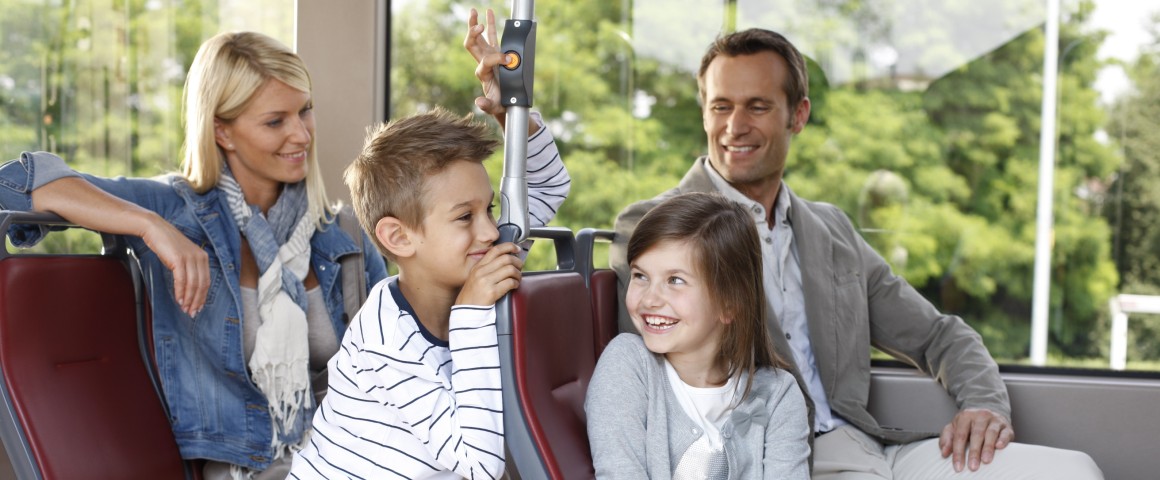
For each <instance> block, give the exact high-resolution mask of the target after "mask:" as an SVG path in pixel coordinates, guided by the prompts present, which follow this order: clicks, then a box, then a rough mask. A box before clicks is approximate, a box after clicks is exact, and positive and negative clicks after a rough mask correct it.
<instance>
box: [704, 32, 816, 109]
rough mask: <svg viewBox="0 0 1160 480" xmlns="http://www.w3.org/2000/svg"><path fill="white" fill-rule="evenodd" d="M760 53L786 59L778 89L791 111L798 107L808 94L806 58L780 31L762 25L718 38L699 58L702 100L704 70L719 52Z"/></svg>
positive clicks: (725, 54)
mask: <svg viewBox="0 0 1160 480" xmlns="http://www.w3.org/2000/svg"><path fill="white" fill-rule="evenodd" d="M761 52H773V53H776V54H778V55H779V56H781V58H783V59H785V63H786V65H787V66H788V67H789V74H788V75H786V79H785V84H784V85H782V86H781V88H782V90H785V99H786V101H787V102H788V103H787V105H789V107H790V108H791V111H792V109H793V108H795V107H797V105H798V104H799V103H801V101H802V99H804V98H806V97H808V96H809V94H810V81H809V75H808V73H807V72H806V61H805V59H803V58H802V54H801V53H800V52H798V49H797V48H796V47H794V46H793V44H792V43H790V41H789V40H788V39H786V38H785V37H784V36H783V35H782V34H780V33H777V32H774V31H771V30H765V29H762V28H750V29H748V30H742V31H740V32H734V33H730V34H728V35H725V36H721V37H717V40H716V41H714V42H713V44H712V45H709V50H707V51H706V52H705V56H704V57H701V69H700V70H699V71H698V72H697V87H698V90H699V91H700V95H701V101H702V102H704V101H705V72H706V71H708V70H709V64H710V63H713V59H715V58H717V57H718V56H722V55H724V56H726V57H737V56H741V55H754V54H757V53H761Z"/></svg>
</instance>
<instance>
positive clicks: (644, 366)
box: [584, 333, 810, 480]
mask: <svg viewBox="0 0 1160 480" xmlns="http://www.w3.org/2000/svg"><path fill="white" fill-rule="evenodd" d="M584 411H585V412H586V413H587V415H588V440H589V441H590V442H591V445H592V461H593V463H594V464H595V466H596V478H599V479H607V478H613V479H615V478H624V479H632V480H640V479H643V478H651V479H654V480H655V479H667V478H671V477H672V474H673V468H674V467H675V466H676V464H677V462H678V461H679V460H680V458H681V456H682V455H683V454H684V452H685V450H686V449H687V448H689V446H690V445H692V444H693V442H694V441H696V440H697V439H698V438H700V437H701V435H703V432H701V431H700V429H699V428H698V427H697V424H696V423H694V422H693V420H692V419H690V418H689V417H688V416H687V415H686V414H685V412H684V410H683V409H681V405H680V403H678V401H677V398H676V396H674V394H673V389H672V387H671V386H670V385H669V381H668V376H667V375H666V373H665V367H664V357H662V356H661V355H657V354H654V353H652V352H650V351H648V349H647V348H645V346H644V341H643V340H642V339H641V337H640V336H638V335H635V334H631V333H622V334H620V335H618V336H617V337H616V338H614V339H612V342H611V343H609V344H608V347H607V348H605V349H604V353H602V354H601V355H600V361H599V362H598V363H597V364H596V372H595V373H594V374H593V375H592V383H591V384H590V385H589V387H588V395H587V398H586V399H585V402H584ZM730 417H731V420H730V421H727V422H726V424H725V425H724V427H723V428H722V429H721V436H722V437H723V439H724V444H725V452H726V455H727V457H728V459H729V478H730V479H783V478H788V479H803V480H808V479H809V474H810V472H809V464H808V458H809V455H810V447H809V443H808V441H807V438H808V437H809V433H810V427H809V425H808V424H807V422H806V405H805V398H804V396H803V395H802V393H801V390H800V389H799V388H798V385H797V382H796V381H795V380H794V377H793V376H792V375H790V374H789V373H788V372H786V371H784V370H781V369H775V368H765V369H762V370H759V371H758V372H757V374H756V375H754V377H753V391H752V392H751V393H750V395H749V398H748V399H746V400H745V401H744V402H742V403H741V405H739V406H738V407H737V408H736V409H735V410H734V411H733V413H732V414H730Z"/></svg>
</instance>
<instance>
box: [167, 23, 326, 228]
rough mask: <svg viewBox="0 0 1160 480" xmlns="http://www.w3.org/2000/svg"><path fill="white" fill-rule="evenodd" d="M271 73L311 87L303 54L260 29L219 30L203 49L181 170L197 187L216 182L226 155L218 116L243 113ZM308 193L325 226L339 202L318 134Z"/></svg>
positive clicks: (185, 100) (185, 104) (192, 84)
mask: <svg viewBox="0 0 1160 480" xmlns="http://www.w3.org/2000/svg"><path fill="white" fill-rule="evenodd" d="M271 79H273V80H278V81H280V82H282V83H285V84H286V85H288V86H290V87H291V88H294V89H296V90H298V91H301V92H306V93H310V92H311V83H310V73H309V72H307V71H306V64H305V63H303V62H302V59H301V58H299V57H298V55H297V54H295V53H294V52H292V51H291V50H290V49H289V48H287V47H286V46H285V45H283V44H282V43H281V42H279V41H277V40H275V39H273V38H270V37H268V36H266V35H263V34H261V33H257V32H226V33H219V34H217V35H214V36H213V37H212V38H210V39H209V40H206V41H205V43H203V44H202V45H201V48H199V49H198V51H197V55H196V56H195V57H193V64H192V65H191V66H190V68H189V75H188V77H187V78H186V81H185V90H184V91H183V93H182V117H183V121H184V127H185V143H184V145H182V160H181V173H182V175H184V176H185V178H186V179H187V180H188V181H189V183H190V185H192V186H193V189H194V191H196V192H198V193H205V192H206V191H209V190H210V189H212V188H214V187H216V186H217V184H218V180H219V179H220V178H221V171H222V166H223V165H224V163H225V161H226V160H225V153H224V152H223V151H222V150H221V148H219V147H218V144H217V141H216V140H215V137H214V120H215V119H218V120H221V121H225V122H229V121H232V120H234V119H236V118H238V116H239V115H241V113H242V111H244V110H245V109H246V107H247V106H248V105H249V104H250V102H251V101H252V100H253V99H254V96H255V94H256V93H257V92H258V90H259V89H260V88H262V86H263V85H265V84H266V82H267V81H268V80H271ZM306 196H307V198H308V203H309V207H308V208H309V215H311V216H313V217H314V218H316V219H317V223H318V225H319V227H320V228H321V226H322V224H323V223H327V222H328V217H333V216H334V213H335V211H336V208H335V207H334V206H332V205H330V203H329V201H328V200H327V198H326V187H325V186H324V185H323V182H322V172H321V171H320V169H319V168H318V160H317V157H316V156H315V147H314V139H313V138H311V141H310V148H309V149H308V151H307V154H306ZM324 214H329V215H324Z"/></svg>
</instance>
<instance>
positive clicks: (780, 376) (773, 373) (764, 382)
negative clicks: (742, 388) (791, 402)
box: [753, 367, 798, 398]
mask: <svg viewBox="0 0 1160 480" xmlns="http://www.w3.org/2000/svg"><path fill="white" fill-rule="evenodd" d="M759 389H760V390H762V391H763V392H762V396H765V397H769V396H774V397H775V398H776V397H781V396H783V395H785V394H786V393H787V392H788V391H791V390H798V384H797V379H796V378H794V376H793V374H792V373H789V371H787V370H785V369H782V368H777V367H762V368H760V369H758V370H757V372H756V373H754V375H753V390H754V391H758V390H759Z"/></svg>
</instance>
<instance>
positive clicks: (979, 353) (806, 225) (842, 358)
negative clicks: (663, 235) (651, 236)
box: [609, 157, 1011, 444]
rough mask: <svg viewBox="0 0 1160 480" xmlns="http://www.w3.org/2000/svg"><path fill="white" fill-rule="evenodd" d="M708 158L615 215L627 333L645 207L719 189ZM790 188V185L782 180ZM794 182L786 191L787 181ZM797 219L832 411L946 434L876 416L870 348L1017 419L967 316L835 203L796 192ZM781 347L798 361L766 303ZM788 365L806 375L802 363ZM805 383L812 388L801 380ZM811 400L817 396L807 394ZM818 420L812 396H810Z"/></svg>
mask: <svg viewBox="0 0 1160 480" xmlns="http://www.w3.org/2000/svg"><path fill="white" fill-rule="evenodd" d="M705 168H706V166H705V158H704V157H701V158H699V159H697V161H696V162H695V163H694V164H693V167H692V168H690V169H689V172H688V173H687V174H685V178H684V179H682V180H681V183H680V185H678V186H677V188H674V189H672V190H669V191H667V192H665V193H662V194H661V195H658V196H657V197H655V198H653V199H651V200H646V201H642V202H637V203H634V204H632V205H630V206H628V208H626V209H625V210H624V211H623V212H621V214H620V216H619V217H617V219H616V240H615V241H614V242H613V243H612V247H611V248H610V249H609V263H611V265H612V268H613V269H614V270H616V276H617V278H618V279H619V286H620V288H619V291H620V292H619V293H620V300H621V315H620V331H622V332H632V331H636V329H635V327H633V326H632V321H631V320H629V319H628V316H627V315H626V314H625V312H624V307H623V302H624V293H625V290H626V289H627V284H628V259H627V252H628V248H627V247H628V239H629V237H630V236H631V234H632V231H633V229H635V228H636V224H637V222H639V221H640V218H641V217H642V216H644V214H645V213H646V212H648V211H649V210H651V209H652V208H653V207H654V206H656V205H657V204H658V203H660V202H661V201H663V200H664V199H666V198H669V197H672V196H674V195H679V194H681V193H686V192H715V191H717V187H716V185H714V184H713V181H712V180H710V179H709V174H708V173H706V171H705ZM782 186H783V187H785V184H784V183H783V184H782ZM787 188H788V187H787ZM789 195H790V200H791V203H792V204H793V208H792V209H791V212H790V219H789V220H790V224H791V225H792V227H793V236H794V242H795V243H796V244H797V246H798V256H799V257H800V259H801V260H800V262H801V272H802V291H803V295H804V297H805V299H804V300H805V307H806V321H807V322H808V323H809V328H810V347H811V348H813V350H814V358H815V359H816V360H817V365H818V374H819V375H820V376H821V378H822V385H823V386H824V387H825V390H826V395H827V396H828V397H829V401H830V409H831V410H833V412H834V413H836V414H838V416H840V417H842V418H843V419H845V420H846V421H848V422H850V423H852V424H854V426H856V427H858V429H859V430H862V431H863V432H866V433H867V434H869V435H871V436H873V437H876V438H877V439H878V440H880V441H882V442H885V443H889V444H895V443H909V442H913V441H916V440H921V439H923V438H928V437H935V436H938V432H916V431H909V430H905V429H900V428H896V427H895V426H893V425H882V424H880V423H879V422H878V419H876V418H874V417H873V416H872V415H870V410H869V409H868V408H867V406H868V404H869V401H870V346H871V345H873V346H875V347H877V348H878V349H879V350H882V351H884V352H886V353H888V354H890V355H893V356H894V357H895V358H897V359H899V360H902V361H904V362H906V363H909V364H911V365H914V366H915V367H917V368H919V369H920V370H922V371H923V372H926V373H928V374H930V375H931V376H932V377H934V378H936V379H937V380H938V381H939V383H941V384H942V385H943V386H944V387H945V388H946V390H947V392H948V393H950V394H951V396H952V397H954V399H955V403H956V404H957V405H958V407H959V409H966V408H985V409H988V410H991V411H992V412H995V413H998V414H1000V415H1003V416H1004V417H1006V418H1008V419H1010V418H1011V403H1010V400H1009V398H1008V396H1007V386H1006V385H1005V384H1004V383H1003V378H1002V377H1000V376H999V367H998V365H996V364H995V361H994V360H992V359H991V355H990V354H989V353H988V352H987V347H985V346H984V345H983V340H982V338H981V337H980V336H979V334H978V333H976V332H975V331H974V330H973V329H971V327H970V326H968V325H967V324H966V323H965V322H963V320H962V319H960V318H959V317H956V316H954V315H944V314H942V313H940V312H939V311H938V310H937V309H935V308H934V305H931V304H930V302H928V301H927V300H926V299H925V298H923V297H922V295H920V294H919V293H918V291H916V290H915V289H914V288H913V287H911V286H910V284H908V283H906V280H904V279H902V277H899V276H897V275H895V274H894V272H892V271H891V270H890V265H888V264H887V263H886V261H885V260H883V259H882V257H881V256H880V255H878V253H877V252H875V251H874V249H873V248H871V247H870V245H869V244H867V243H866V241H865V240H863V239H862V236H861V235H859V234H858V231H857V230H855V229H854V226H853V225H852V224H851V223H850V219H849V218H847V217H846V214H845V213H842V211H841V210H839V209H838V208H837V207H835V206H833V205H829V204H825V203H818V202H811V201H807V200H804V199H802V198H801V197H798V196H796V195H794V193H793V191H790V192H789ZM766 312H767V313H766V316H767V324H768V326H769V332H770V337H771V338H772V340H773V346H774V349H776V350H777V353H778V354H779V355H781V358H784V359H786V361H788V362H790V363H791V364H792V363H793V362H794V358H793V351H792V350H791V349H790V347H789V342H787V341H786V339H785V332H783V331H782V329H781V324H780V323H779V322H778V321H777V318H776V317H775V316H774V315H773V313H772V309H769V308H767V309H766ZM790 371H791V372H792V373H794V375H795V376H797V375H798V374H799V372H798V369H797V368H796V366H792V367H791V369H790ZM802 388H805V386H804V385H803V386H802ZM806 394H807V397H808V394H809V392H806ZM806 404H807V405H808V406H809V417H810V423H811V424H813V408H814V402H813V401H812V400H810V399H808V398H807V403H806Z"/></svg>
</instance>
